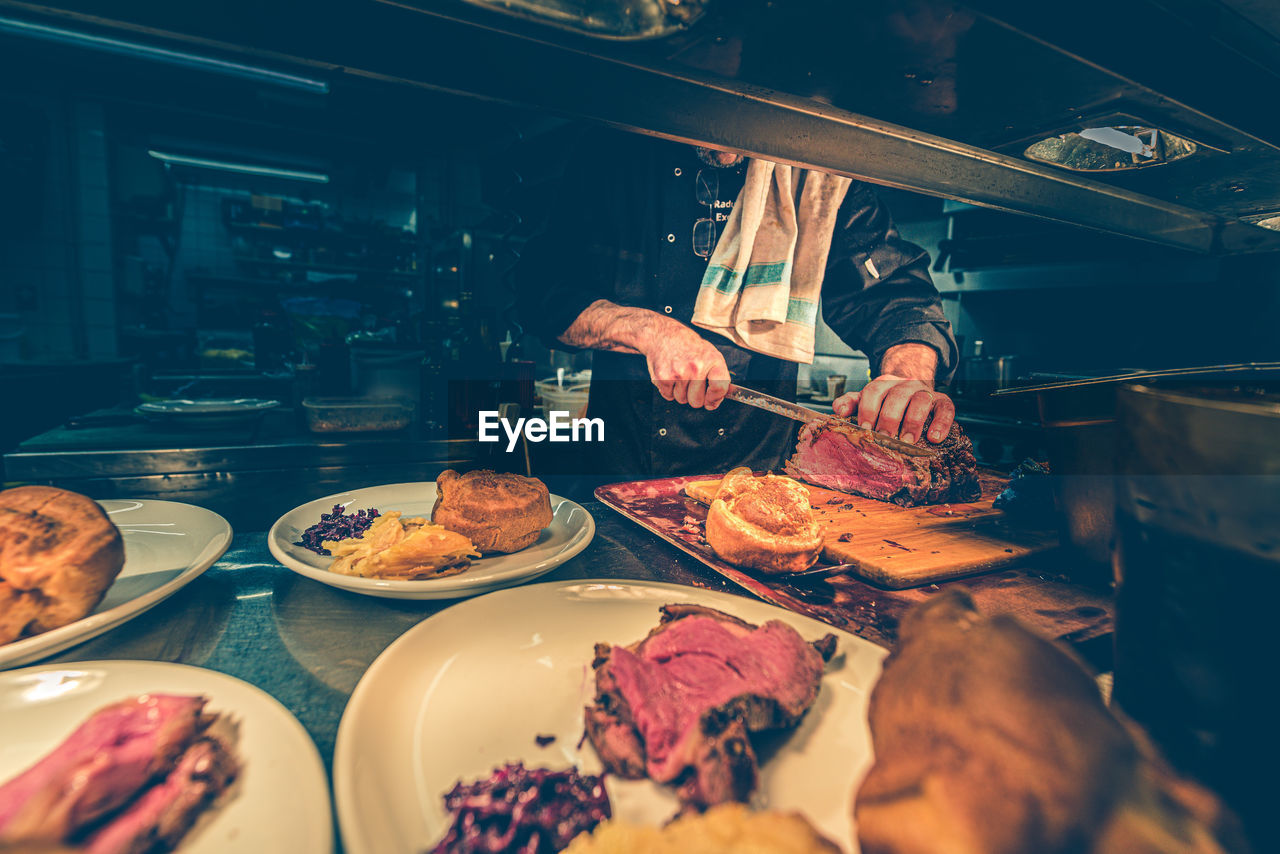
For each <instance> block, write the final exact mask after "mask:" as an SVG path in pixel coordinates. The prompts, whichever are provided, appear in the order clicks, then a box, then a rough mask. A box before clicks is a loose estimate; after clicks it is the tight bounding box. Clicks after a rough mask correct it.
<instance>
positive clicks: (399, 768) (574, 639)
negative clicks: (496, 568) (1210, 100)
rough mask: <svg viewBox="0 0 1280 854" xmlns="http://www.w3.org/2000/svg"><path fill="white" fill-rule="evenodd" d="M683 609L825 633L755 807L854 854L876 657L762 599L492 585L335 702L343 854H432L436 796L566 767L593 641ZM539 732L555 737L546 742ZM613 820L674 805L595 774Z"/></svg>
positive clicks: (573, 758)
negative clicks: (821, 668)
mask: <svg viewBox="0 0 1280 854" xmlns="http://www.w3.org/2000/svg"><path fill="white" fill-rule="evenodd" d="M671 602H690V603H695V604H699V605H707V606H710V607H712V608H718V609H720V610H722V611H725V612H727V613H730V614H735V615H737V616H739V617H741V618H743V619H745V620H749V621H751V622H754V623H762V622H764V621H766V620H771V619H779V620H783V621H784V622H786V623H788V624H790V625H791V626H792V627H794V628H795V629H796V630H797V631H799V632H800V634H801V635H803V636H804V637H805V638H806V639H808V640H814V639H817V638H819V637H821V636H822V635H824V634H826V633H827V632H832V633H834V634H835V635H836V636H837V638H838V642H839V649H838V652H837V653H836V656H835V657H834V658H833V659H832V661H831V663H829V664H828V665H827V669H826V673H825V675H824V676H823V678H822V688H821V690H820V691H819V693H818V699H817V701H816V702H815V703H814V706H813V708H811V709H810V710H809V713H808V715H806V716H805V718H804V720H803V721H801V723H800V725H799V726H798V727H797V728H796V730H795V731H794V732H791V733H790V734H789V735H787V736H786V737H785V740H783V741H782V742H781V744H780V746H778V748H777V750H776V751H774V752H773V753H772V755H770V757H769V758H768V759H767V760H766V761H765V762H764V763H763V764H762V766H761V769H760V771H761V773H760V787H759V791H758V792H757V804H758V805H759V806H762V807H766V806H767V807H776V808H780V809H794V810H799V811H800V812H802V813H804V814H805V815H806V816H808V817H809V819H810V820H811V821H813V822H814V824H815V825H817V827H818V828H819V829H820V830H821V831H822V832H823V833H825V834H826V835H827V836H828V837H830V838H831V839H833V840H835V841H837V842H838V843H840V844H841V845H842V846H843V847H844V849H845V850H846V851H849V850H853V851H857V843H856V840H855V837H854V833H853V816H852V812H853V796H854V792H855V791H856V788H857V786H858V784H859V782H860V781H861V779H862V776H863V774H864V773H865V772H866V769H867V768H868V767H869V766H870V764H871V738H870V733H869V731H868V729H867V699H868V695H869V693H870V691H871V687H872V685H873V684H875V681H876V679H877V678H878V677H879V674H880V663H881V660H882V659H883V658H884V656H885V651H884V650H883V649H881V648H880V647H878V646H876V645H874V644H872V643H871V642H869V641H866V640H863V639H862V638H858V637H855V636H854V635H851V634H848V633H845V632H841V631H839V630H837V629H833V628H831V627H830V626H828V625H826V624H824V623H820V622H818V621H816V620H811V619H809V618H808V617H802V616H800V615H798V614H793V613H791V612H790V611H785V610H783V609H781V608H776V607H774V606H772V605H768V604H765V603H763V602H758V601H755V600H753V599H746V598H743V597H741V596H734V595H731V594H727V593H715V592H712V591H707V590H700V589H698V588H693V587H683V586H679V585H674V584H657V583H642V582H627V581H562V582H552V583H548V584H535V585H530V586H528V587H520V588H516V589H513V590H504V591H501V592H498V593H493V594H490V595H488V596H483V597H481V598H479V599H472V600H471V601H469V602H463V603H461V604H458V605H454V606H453V607H451V608H448V609H447V610H444V611H441V612H439V613H438V614H435V615H433V616H431V617H429V618H427V619H426V620H424V621H422V622H421V623H419V624H418V625H416V626H414V627H413V628H412V629H409V631H407V632H405V633H404V634H403V635H401V636H400V637H399V638H398V639H397V640H396V641H395V642H394V643H392V644H391V645H390V646H389V647H387V649H386V650H385V651H383V653H382V654H381V655H379V656H378V658H377V659H376V660H375V661H374V662H373V664H372V665H371V666H370V667H369V669H368V671H367V672H366V673H365V675H364V677H363V678H362V679H361V680H360V683H359V684H358V685H357V686H356V689H355V692H354V693H353V694H352V695H351V699H350V701H349V702H348V703H347V708H346V711H345V712H344V713H343V715H342V722H341V724H340V725H339V727H338V741H337V748H336V751H335V753H334V761H333V784H334V798H335V800H336V803H337V809H338V823H339V827H340V828H341V832H342V842H343V845H344V847H345V850H346V852H347V854H384V853H385V854H403V852H406V851H424V850H430V848H431V846H433V845H434V844H435V843H436V842H438V841H439V839H440V837H441V836H443V835H444V832H445V830H446V829H447V827H448V816H447V815H446V813H445V811H444V807H443V805H442V802H441V796H442V795H444V793H445V792H447V791H448V790H449V789H450V788H451V787H452V786H453V784H454V783H455V782H456V781H458V780H459V779H462V780H467V781H471V780H476V779H480V778H485V777H488V776H489V773H490V772H491V771H492V770H493V769H494V768H495V767H497V766H498V765H501V764H502V763H504V762H509V761H513V760H522V761H524V763H525V764H526V765H528V766H542V767H550V768H567V767H570V766H574V765H576V766H578V767H579V768H580V769H582V770H583V771H585V772H587V773H599V772H600V769H601V766H600V761H599V759H598V758H597V757H596V754H595V752H594V750H593V749H592V748H591V745H590V743H584V744H583V746H582V747H581V748H578V747H577V745H578V741H579V739H580V738H581V736H582V709H583V706H585V705H587V704H588V703H589V702H591V699H592V697H593V696H594V693H595V680H594V678H593V677H592V673H591V659H592V656H593V653H594V645H595V644H596V642H597V641H608V642H610V643H621V644H628V643H631V642H633V641H636V640H639V639H640V638H642V637H644V636H645V635H646V634H647V633H648V631H649V629H651V628H653V627H654V626H656V625H657V624H658V617H659V614H658V608H659V606H661V605H665V604H667V603H671ZM537 735H554V736H555V737H556V739H555V741H554V742H552V743H551V744H550V745H548V746H547V747H545V748H540V747H538V746H537V744H535V742H534V737H535V736H537ZM606 788H607V789H608V791H609V797H610V800H611V801H612V802H613V814H614V815H615V816H617V817H619V818H622V819H624V820H628V821H632V822H637V823H645V824H652V825H655V826H657V825H660V824H662V823H663V822H665V821H666V820H667V819H669V818H670V817H671V816H672V815H673V814H674V813H675V812H676V810H677V808H678V805H677V803H676V799H675V796H674V794H673V793H672V791H671V789H670V788H669V787H662V786H658V785H657V784H655V783H653V782H651V781H648V780H634V781H632V780H619V779H616V778H614V777H608V778H606Z"/></svg>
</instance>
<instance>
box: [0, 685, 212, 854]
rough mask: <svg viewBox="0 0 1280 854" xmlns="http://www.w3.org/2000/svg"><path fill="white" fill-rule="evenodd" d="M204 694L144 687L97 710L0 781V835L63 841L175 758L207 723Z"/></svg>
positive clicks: (5, 839) (1, 837)
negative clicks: (138, 693)
mask: <svg viewBox="0 0 1280 854" xmlns="http://www.w3.org/2000/svg"><path fill="white" fill-rule="evenodd" d="M204 705H205V698H203V697H177V696H167V695H163V694H143V695H141V696H138V697H131V698H130V699H128V700H123V701H121V702H119V703H114V704H112V705H110V706H107V707H105V708H103V709H99V710H98V711H97V712H95V713H94V714H93V716H92V717H90V718H89V719H88V720H86V721H85V722H84V723H83V724H81V725H80V726H79V727H78V728H77V729H76V731H75V732H73V733H72V734H71V735H70V736H69V737H68V738H67V739H66V740H65V741H64V742H62V743H61V744H60V745H58V747H57V748H56V749H55V750H54V751H53V752H52V753H50V754H49V755H47V756H45V757H44V758H43V759H41V760H40V761H39V762H37V763H36V764H35V765H33V766H31V767H30V768H28V769H27V770H26V771H24V772H23V773H22V774H20V775H18V776H17V777H15V778H14V779H12V780H10V781H9V782H7V783H5V784H4V785H3V786H0V842H17V841H22V842H48V843H56V842H62V841H64V840H66V839H68V838H69V837H70V836H72V835H73V834H74V833H76V832H77V831H78V830H80V829H82V828H84V827H86V826H88V825H89V824H91V823H93V822H94V821H96V820H97V819H99V818H101V817H102V816H104V815H106V814H107V813H109V812H111V811H112V810H114V809H116V808H118V807H120V806H121V805H122V804H124V803H125V802H126V801H128V800H129V799H130V798H132V797H133V796H134V795H135V794H136V793H137V792H138V790H139V789H141V788H142V787H143V786H144V785H146V784H147V783H148V782H149V781H150V780H152V779H153V778H155V777H156V776H158V775H161V774H165V773H167V772H168V771H169V769H171V768H172V767H173V765H174V762H175V761H176V760H177V758H178V756H179V755H180V754H181V753H182V751H183V750H184V748H186V746H187V745H188V744H190V743H191V740H192V739H193V738H194V737H195V736H196V734H197V733H198V732H199V731H200V730H201V729H203V728H204V726H205V725H206V724H207V722H208V721H207V720H206V718H205V717H204V716H203V714H202V711H203V709H204Z"/></svg>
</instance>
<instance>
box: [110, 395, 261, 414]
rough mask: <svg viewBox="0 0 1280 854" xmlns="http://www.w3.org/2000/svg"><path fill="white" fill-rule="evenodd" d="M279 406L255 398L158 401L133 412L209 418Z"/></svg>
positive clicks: (143, 405) (141, 406) (142, 405)
mask: <svg viewBox="0 0 1280 854" xmlns="http://www.w3.org/2000/svg"><path fill="white" fill-rule="evenodd" d="M279 405H280V401H278V400H262V399H260V398H256V397H236V398H230V397H222V398H210V399H208V400H186V399H183V398H174V399H173V400H158V401H154V402H152V403H140V404H138V406H137V407H136V409H135V411H136V412H140V413H142V414H144V415H165V416H177V417H190V418H199V417H209V416H216V415H250V414H253V413H257V412H265V411H266V410H268V409H275V408H276V407H277V406H279Z"/></svg>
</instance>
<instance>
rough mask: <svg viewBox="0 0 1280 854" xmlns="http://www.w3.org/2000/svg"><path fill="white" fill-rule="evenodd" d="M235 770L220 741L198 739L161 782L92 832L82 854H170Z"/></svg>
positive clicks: (233, 776) (232, 759)
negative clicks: (159, 853) (166, 853)
mask: <svg viewBox="0 0 1280 854" xmlns="http://www.w3.org/2000/svg"><path fill="white" fill-rule="evenodd" d="M238 770H239V769H238V765H237V762H236V760H235V757H234V756H233V755H232V754H231V752H230V751H229V750H227V748H226V746H225V745H223V743H222V742H221V741H219V740H218V739H216V738H209V737H203V738H200V739H198V740H197V741H196V742H195V743H194V744H192V745H191V746H190V747H188V748H187V750H186V752H185V753H183V754H182V756H181V757H179V759H178V763H177V765H176V766H175V767H174V769H173V770H172V771H170V772H169V775H168V776H167V777H165V778H164V779H163V780H161V781H160V782H158V783H156V784H155V785H154V786H152V787H151V788H149V789H147V790H146V791H144V792H143V793H142V794H141V795H139V796H138V797H137V798H136V799H135V800H134V801H133V802H132V803H130V804H129V805H128V806H127V807H125V809H124V810H122V811H121V812H120V813H118V814H116V815H114V816H112V817H111V818H110V820H109V821H108V822H107V823H106V824H105V825H103V826H101V827H99V828H98V829H97V830H95V831H94V832H93V834H92V835H91V836H90V837H89V839H88V840H87V841H86V842H85V844H84V851H85V854H146V852H148V851H154V850H156V849H157V848H158V849H159V850H162V851H169V850H172V849H173V848H174V847H175V846H176V845H177V844H178V841H179V840H181V839H182V837H183V836H184V835H185V834H186V832H187V831H188V830H189V829H190V828H191V826H192V825H193V824H195V822H196V819H197V818H198V817H199V816H200V813H201V810H203V809H204V808H205V806H206V805H207V804H208V803H209V802H210V801H212V800H213V799H214V798H216V797H217V796H218V795H219V794H220V793H221V792H222V791H223V790H224V789H226V788H227V786H229V785H230V784H231V781H232V780H233V779H235V776H236V772H237V771H238Z"/></svg>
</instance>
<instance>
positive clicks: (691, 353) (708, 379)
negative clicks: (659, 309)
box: [639, 318, 729, 409]
mask: <svg viewBox="0 0 1280 854" xmlns="http://www.w3.org/2000/svg"><path fill="white" fill-rule="evenodd" d="M663 319H664V320H665V319H666V318H663ZM647 343H648V346H644V344H643V342H642V346H641V347H640V348H639V349H640V352H642V353H644V355H645V358H646V359H647V360H648V362H649V379H651V380H653V384H654V385H655V386H657V387H658V394H660V395H662V397H663V399H664V400H674V401H675V402H676V403H687V404H689V405H690V406H692V407H693V408H695V409H697V408H698V407H705V408H707V409H715V408H716V407H717V406H719V405H720V402H721V401H722V400H724V396H725V393H726V392H727V391H728V390H729V366H728V365H726V364H725V362H724V356H722V355H720V351H719V350H717V349H716V348H715V346H714V345H712V343H711V342H710V341H708V340H707V339H705V338H703V337H702V336H701V335H699V334H698V333H697V332H694V331H693V330H692V329H690V328H689V327H688V326H685V325H684V324H683V323H680V322H678V321H671V325H670V326H667V327H666V328H662V329H659V330H658V331H657V334H655V335H653V336H652V337H651V339H650V340H649V341H648V342H647Z"/></svg>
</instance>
